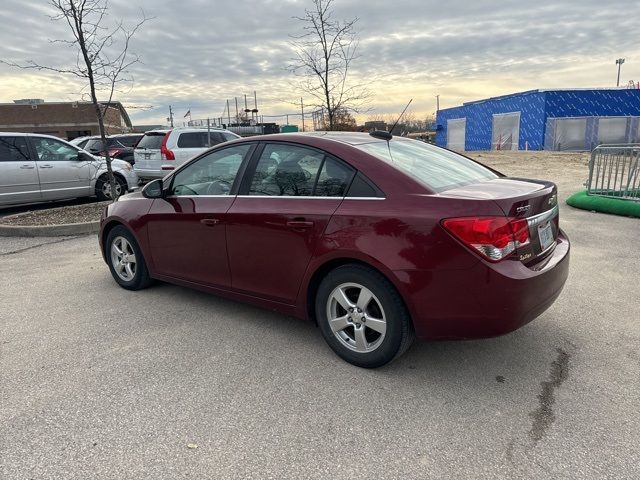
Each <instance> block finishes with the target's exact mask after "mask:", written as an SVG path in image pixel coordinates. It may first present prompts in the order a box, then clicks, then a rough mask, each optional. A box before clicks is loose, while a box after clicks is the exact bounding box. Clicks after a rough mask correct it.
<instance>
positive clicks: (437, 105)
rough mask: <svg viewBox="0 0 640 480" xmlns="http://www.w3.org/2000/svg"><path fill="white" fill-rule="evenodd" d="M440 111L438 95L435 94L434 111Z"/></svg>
mask: <svg viewBox="0 0 640 480" xmlns="http://www.w3.org/2000/svg"><path fill="white" fill-rule="evenodd" d="M439 111H440V95H436V113H438V112H439Z"/></svg>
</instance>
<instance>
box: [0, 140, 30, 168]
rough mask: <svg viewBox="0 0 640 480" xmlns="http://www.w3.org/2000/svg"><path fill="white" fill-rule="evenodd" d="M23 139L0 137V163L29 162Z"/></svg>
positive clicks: (25, 143)
mask: <svg viewBox="0 0 640 480" xmlns="http://www.w3.org/2000/svg"><path fill="white" fill-rule="evenodd" d="M29 160H30V158H29V150H28V149H27V141H26V140H25V137H0V162H25V161H29Z"/></svg>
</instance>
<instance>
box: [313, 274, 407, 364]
mask: <svg viewBox="0 0 640 480" xmlns="http://www.w3.org/2000/svg"><path fill="white" fill-rule="evenodd" d="M315 310H316V318H317V320H318V325H319V326H320V330H321V331H322V335H323V336H324V339H325V340H326V342H327V343H328V344H329V346H330V347H331V348H332V349H333V351H334V352H336V353H337V354H338V355H339V356H340V357H341V358H342V359H344V360H346V361H347V362H349V363H351V364H353V365H356V366H358V367H364V368H376V367H380V366H382V365H385V364H386V363H389V362H390V361H392V360H394V359H395V358H397V357H399V356H400V355H402V354H403V353H404V352H405V351H406V350H407V349H408V348H409V346H410V345H411V343H412V341H413V336H414V334H413V325H412V323H411V318H410V316H409V313H408V311H407V309H406V307H405V305H404V302H403V301H402V298H401V297H400V294H399V293H398V292H397V290H396V289H395V288H394V286H393V285H392V284H391V282H389V280H387V279H386V278H385V277H384V276H383V275H381V274H380V273H379V272H377V271H375V270H373V269H371V268H368V267H366V266H364V265H344V266H341V267H338V268H336V269H335V270H332V271H331V272H329V274H328V275H327V276H326V277H325V278H324V279H323V280H322V282H321V283H320V287H319V288H318V293H317V295H316V305H315Z"/></svg>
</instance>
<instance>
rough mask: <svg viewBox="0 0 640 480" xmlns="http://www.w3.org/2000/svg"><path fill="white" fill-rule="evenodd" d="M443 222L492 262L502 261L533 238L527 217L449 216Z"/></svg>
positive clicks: (453, 232) (450, 230)
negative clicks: (530, 234)
mask: <svg viewBox="0 0 640 480" xmlns="http://www.w3.org/2000/svg"><path fill="white" fill-rule="evenodd" d="M442 225H443V226H444V228H445V229H447V230H448V231H449V232H450V233H451V234H453V235H454V236H455V237H456V238H458V239H459V240H460V241H462V242H463V243H464V244H465V245H467V246H469V247H471V248H472V249H473V250H475V251H476V252H478V253H479V254H480V255H482V256H483V257H484V258H486V259H487V260H491V261H492V262H499V261H500V260H502V259H504V258H506V257H508V256H509V255H510V254H511V253H513V252H514V251H515V250H516V248H518V247H520V246H522V245H526V244H528V243H529V241H530V237H529V225H528V224H527V220H526V219H524V218H508V217H463V218H447V219H445V220H443V221H442Z"/></svg>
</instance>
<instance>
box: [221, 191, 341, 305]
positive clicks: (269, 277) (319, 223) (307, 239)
mask: <svg viewBox="0 0 640 480" xmlns="http://www.w3.org/2000/svg"><path fill="white" fill-rule="evenodd" d="M341 201H342V199H341V198H328V197H324V198H322V197H318V198H306V199H303V198H296V197H273V198H264V197H252V196H238V197H237V199H236V201H235V202H234V204H233V205H232V207H231V208H230V209H229V212H228V215H227V218H228V226H227V245H228V252H229V262H230V265H231V277H232V286H233V289H234V290H237V291H239V292H243V293H249V294H251V295H256V296H261V297H264V298H268V299H272V300H276V301H280V302H285V303H289V304H293V303H294V302H295V301H296V298H297V297H298V292H299V289H300V282H301V281H302V279H303V277H304V273H305V271H306V269H307V266H308V264H309V261H310V260H311V258H312V256H313V253H314V250H315V248H316V246H317V244H318V242H319V241H320V239H321V238H322V234H323V232H324V231H325V228H326V226H327V224H328V222H329V219H330V218H331V215H332V214H333V212H334V211H335V210H336V208H337V207H338V205H340V203H341ZM292 222H294V223H292ZM296 222H297V223H296ZM302 222H306V223H307V224H308V226H299V227H298V226H296V225H298V224H300V225H302Z"/></svg>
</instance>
